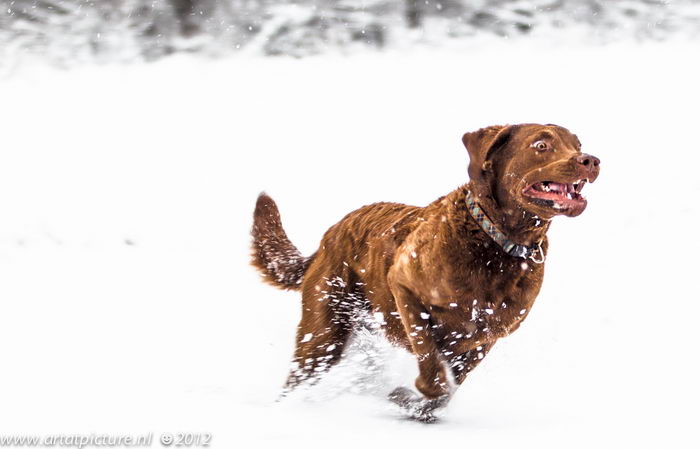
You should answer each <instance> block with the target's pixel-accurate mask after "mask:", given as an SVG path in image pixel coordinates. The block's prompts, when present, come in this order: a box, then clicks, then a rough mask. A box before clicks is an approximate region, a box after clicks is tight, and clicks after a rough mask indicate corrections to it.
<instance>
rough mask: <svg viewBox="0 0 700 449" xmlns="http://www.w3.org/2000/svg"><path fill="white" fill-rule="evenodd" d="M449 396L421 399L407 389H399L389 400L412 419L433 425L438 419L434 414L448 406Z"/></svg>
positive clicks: (392, 393)
mask: <svg viewBox="0 0 700 449" xmlns="http://www.w3.org/2000/svg"><path fill="white" fill-rule="evenodd" d="M449 399H450V397H449V395H447V394H445V395H442V396H440V397H437V398H435V399H428V398H425V397H421V396H419V395H418V394H416V393H414V392H413V391H411V390H410V389H408V388H406V387H398V388H396V389H394V391H392V392H391V393H389V400H390V401H391V402H393V403H394V404H396V405H398V406H399V407H401V410H403V412H404V413H405V414H406V415H407V416H408V417H409V418H411V419H415V420H416V421H420V422H424V423H433V422H435V421H437V417H436V416H435V414H434V413H433V412H434V411H435V410H438V409H440V408H442V407H444V406H446V405H447V403H448V402H449Z"/></svg>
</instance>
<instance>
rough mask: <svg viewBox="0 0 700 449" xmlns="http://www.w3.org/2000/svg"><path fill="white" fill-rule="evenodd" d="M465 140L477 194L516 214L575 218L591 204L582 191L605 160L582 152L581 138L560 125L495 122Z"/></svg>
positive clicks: (467, 136)
mask: <svg viewBox="0 0 700 449" xmlns="http://www.w3.org/2000/svg"><path fill="white" fill-rule="evenodd" d="M462 142H464V145H465V146H466V147H467V151H468V152H469V159H470V160H469V178H470V179H471V181H472V185H474V186H475V188H476V189H478V190H479V191H478V192H475V193H477V195H479V196H481V195H488V196H491V197H493V199H494V200H495V201H496V202H497V203H498V205H499V206H500V207H501V208H503V209H505V210H507V211H512V212H513V213H515V212H517V211H518V210H520V209H524V210H526V211H528V212H530V213H532V214H534V215H537V216H539V217H542V218H546V219H550V218H552V217H554V216H555V215H566V216H569V217H575V216H577V215H579V214H581V212H583V210H584V209H585V208H586V204H587V202H586V199H585V198H584V197H583V196H582V195H581V190H582V189H583V187H584V185H585V184H586V183H588V182H593V181H595V180H596V178H597V177H598V173H599V171H600V160H599V159H598V158H596V157H594V156H591V155H588V154H584V153H582V152H581V142H579V140H578V138H577V137H576V136H575V135H574V134H572V133H571V132H569V130H567V129H566V128H562V127H561V126H556V125H535V124H524V125H509V126H490V127H488V128H483V129H480V130H478V131H475V132H471V133H466V134H465V135H464V137H462Z"/></svg>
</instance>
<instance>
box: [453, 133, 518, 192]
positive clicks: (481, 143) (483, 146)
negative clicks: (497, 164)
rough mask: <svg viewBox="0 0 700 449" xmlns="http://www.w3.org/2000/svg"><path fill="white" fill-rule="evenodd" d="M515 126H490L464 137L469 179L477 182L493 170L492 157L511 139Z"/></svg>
mask: <svg viewBox="0 0 700 449" xmlns="http://www.w3.org/2000/svg"><path fill="white" fill-rule="evenodd" d="M512 130H513V126H508V125H507V126H489V127H487V128H481V129H480V130H478V131H474V132H471V133H466V134H465V135H464V136H462V143H464V146H465V147H467V152H468V153H469V169H468V172H469V179H471V180H475V179H478V178H480V177H481V176H482V174H483V172H487V171H489V170H490V169H491V160H490V156H491V154H492V153H493V151H494V150H496V149H498V148H500V147H502V146H503V145H505V143H506V142H507V141H508V139H509V138H510V135H511V132H512Z"/></svg>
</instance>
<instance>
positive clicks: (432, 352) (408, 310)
mask: <svg viewBox="0 0 700 449" xmlns="http://www.w3.org/2000/svg"><path fill="white" fill-rule="evenodd" d="M389 285H390V289H391V293H392V294H393V296H394V300H395V301H396V306H397V309H398V312H399V315H400V316H401V322H402V323H403V326H404V329H405V331H406V335H407V336H408V340H409V342H410V345H411V349H412V350H413V353H414V354H415V356H416V358H417V359H418V369H419V375H418V378H417V379H416V388H417V389H418V391H420V392H421V393H422V394H423V395H424V396H425V397H424V398H419V397H416V395H414V394H412V393H411V392H410V390H408V389H406V388H397V389H396V390H394V391H393V392H392V393H391V394H390V396H389V397H390V399H391V400H392V401H393V402H395V403H397V404H399V405H401V406H403V407H404V408H406V409H407V410H409V411H411V412H412V413H413V414H414V417H415V418H417V419H421V420H425V421H431V420H433V419H434V417H433V416H432V411H433V410H435V409H437V408H440V407H443V406H445V405H447V402H448V401H449V397H450V387H449V383H448V377H447V372H446V370H445V367H444V363H443V360H442V357H441V355H440V351H439V350H438V347H437V344H436V341H435V338H434V336H433V332H432V329H431V327H430V321H429V318H428V316H429V315H428V311H427V310H426V308H425V306H424V305H423V304H422V303H421V301H420V299H419V298H418V296H417V295H415V294H414V293H413V292H412V291H411V290H410V289H408V288H407V287H405V286H403V285H401V284H399V283H396V282H392V279H391V277H390V281H389Z"/></svg>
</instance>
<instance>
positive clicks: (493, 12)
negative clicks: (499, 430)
mask: <svg viewBox="0 0 700 449" xmlns="http://www.w3.org/2000/svg"><path fill="white" fill-rule="evenodd" d="M0 3H4V4H3V9H2V11H0V58H2V57H8V55H9V54H11V53H12V52H19V51H33V52H36V53H41V54H44V55H49V56H50V57H52V58H53V59H55V60H59V61H60V60H71V58H73V59H89V60H94V59H100V58H103V59H109V60H114V59H121V60H131V59H134V58H145V59H155V58H158V57H161V56H163V55H166V54H170V53H173V52H177V51H197V52H210V53H221V52H227V51H232V50H245V51H253V52H259V53H263V54H267V55H279V54H287V55H293V56H304V55H308V54H314V53H319V52H322V51H324V50H326V49H329V48H335V49H346V48H350V47H353V46H371V47H377V48H381V47H383V46H385V45H387V44H390V43H396V42H399V43H401V42H415V41H424V42H430V41H435V40H439V39H442V38H445V37H451V38H461V37H468V36H473V35H475V34H477V33H487V34H494V35H498V36H508V37H511V36H517V35H528V34H532V33H555V32H557V30H563V29H572V28H576V29H581V28H586V29H587V30H588V31H589V35H590V37H592V38H594V39H595V38H597V39H606V38H607V39H614V38H615V37H616V36H620V35H625V36H632V37H635V38H640V39H661V38H663V37H665V36H667V35H669V34H671V33H673V32H674V31H681V30H684V31H688V32H689V33H688V34H692V30H697V29H698V27H697V25H698V17H699V16H700V12H699V11H698V9H699V8H700V5H699V4H700V1H699V0H676V1H668V0H608V1H605V0H527V1H526V0H0Z"/></svg>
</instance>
